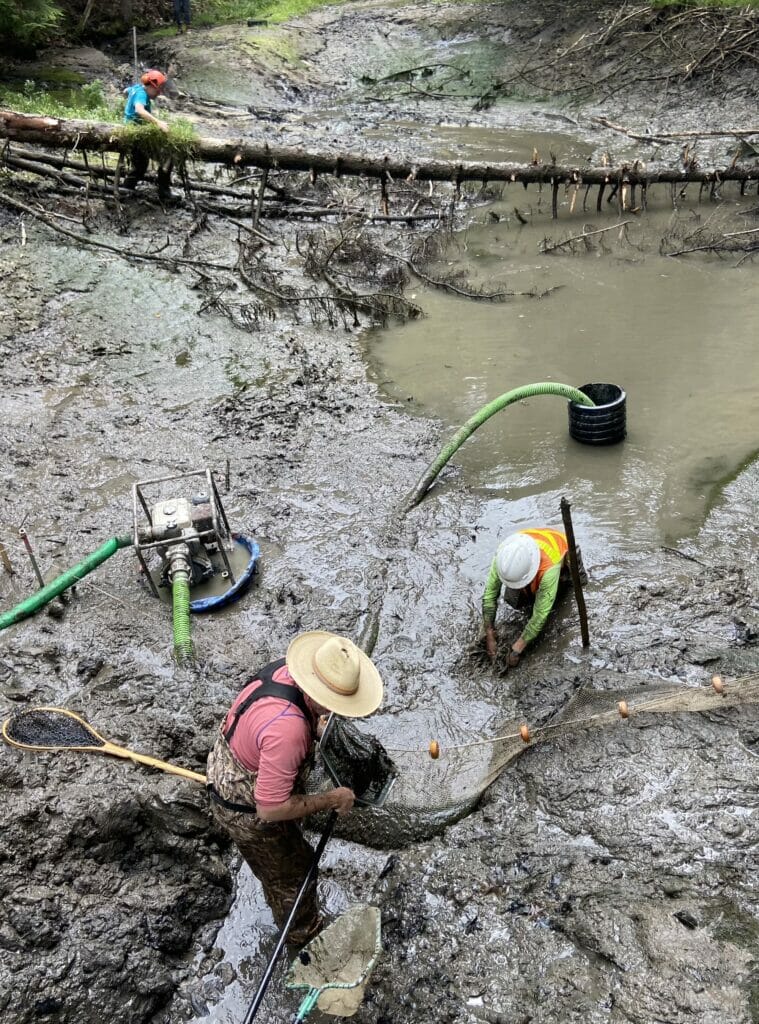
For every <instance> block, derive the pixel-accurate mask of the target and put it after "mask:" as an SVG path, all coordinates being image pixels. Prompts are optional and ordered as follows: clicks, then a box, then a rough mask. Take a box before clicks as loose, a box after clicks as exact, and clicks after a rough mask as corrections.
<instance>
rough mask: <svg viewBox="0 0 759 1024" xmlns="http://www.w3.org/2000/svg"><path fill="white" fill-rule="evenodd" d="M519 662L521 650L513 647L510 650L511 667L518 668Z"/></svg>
mask: <svg viewBox="0 0 759 1024" xmlns="http://www.w3.org/2000/svg"><path fill="white" fill-rule="evenodd" d="M518 664H519V652H518V651H515V650H514V649H513V647H512V649H511V650H510V651H509V668H516V667H517V665H518Z"/></svg>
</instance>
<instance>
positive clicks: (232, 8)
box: [192, 0, 345, 26]
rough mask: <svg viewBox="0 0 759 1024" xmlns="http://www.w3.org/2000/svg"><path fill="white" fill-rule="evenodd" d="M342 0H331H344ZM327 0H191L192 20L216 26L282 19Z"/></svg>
mask: <svg viewBox="0 0 759 1024" xmlns="http://www.w3.org/2000/svg"><path fill="white" fill-rule="evenodd" d="M344 2H345V0H331V3H344ZM327 3H330V0H326V3H325V0H195V4H194V6H193V15H192V20H193V24H194V25H197V26H202V25H220V24H225V23H228V22H235V21H246V20H247V19H248V18H251V19H254V20H261V21H270V22H282V21H287V20H288V19H289V18H294V17H297V16H298V15H300V14H306V13H307V12H308V11H312V10H314V9H315V8H317V7H325V6H327Z"/></svg>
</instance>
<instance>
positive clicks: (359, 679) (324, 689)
mask: <svg viewBox="0 0 759 1024" xmlns="http://www.w3.org/2000/svg"><path fill="white" fill-rule="evenodd" d="M285 660H286V662H287V668H288V670H289V672H290V675H291V676H292V677H293V679H294V680H295V682H296V683H297V684H298V686H299V687H300V688H301V690H303V692H304V693H305V694H307V695H308V696H309V697H310V698H311V699H312V700H313V701H315V702H316V703H317V704H320V705H321V706H322V707H323V708H326V709H327V710H328V711H334V712H335V714H337V715H343V716H344V717H345V718H363V716H364V715H370V714H371V713H372V711H376V710H377V708H378V707H379V706H380V703H381V702H382V679H381V678H380V674H379V672H378V671H377V669H376V668H375V667H374V663H373V662H372V660H371V658H368V657H367V656H366V655H365V654H364V652H363V651H361V650H359V649H358V647H356V645H355V644H354V643H353V641H351V640H348V639H347V638H346V637H343V636H336V635H335V634H334V633H327V632H325V631H324V630H320V629H316V630H313V631H311V632H310V633H301V634H300V636H296V637H295V639H294V640H293V641H292V642H291V644H290V646H289V647H288V648H287V655H286V657H285Z"/></svg>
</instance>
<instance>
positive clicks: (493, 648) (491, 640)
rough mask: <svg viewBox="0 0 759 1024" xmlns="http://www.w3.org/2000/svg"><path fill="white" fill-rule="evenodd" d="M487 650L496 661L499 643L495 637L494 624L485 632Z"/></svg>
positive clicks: (491, 658)
mask: <svg viewBox="0 0 759 1024" xmlns="http://www.w3.org/2000/svg"><path fill="white" fill-rule="evenodd" d="M485 650H486V651H487V652H488V657H489V658H490V660H491V661H495V656H496V654H497V653H498V644H497V642H496V638H495V630H494V629H493V627H492V626H488V628H487V632H486V633H485Z"/></svg>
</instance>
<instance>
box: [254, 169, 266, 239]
mask: <svg viewBox="0 0 759 1024" xmlns="http://www.w3.org/2000/svg"><path fill="white" fill-rule="evenodd" d="M268 179H269V168H268V167H264V172H263V174H262V175H261V187H260V188H259V190H258V202H257V203H256V209H255V211H254V213H253V227H254V228H257V227H258V222H259V220H260V219H261V207H262V206H263V205H264V192H265V190H266V182H267V181H268Z"/></svg>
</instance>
